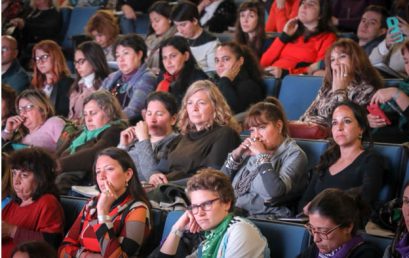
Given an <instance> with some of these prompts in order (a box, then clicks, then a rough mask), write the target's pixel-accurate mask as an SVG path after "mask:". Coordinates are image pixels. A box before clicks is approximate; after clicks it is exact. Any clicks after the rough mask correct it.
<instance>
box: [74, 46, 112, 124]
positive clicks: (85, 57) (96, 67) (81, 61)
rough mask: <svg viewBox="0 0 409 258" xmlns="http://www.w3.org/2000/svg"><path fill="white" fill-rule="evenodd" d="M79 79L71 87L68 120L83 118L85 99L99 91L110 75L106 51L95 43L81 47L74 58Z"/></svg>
mask: <svg viewBox="0 0 409 258" xmlns="http://www.w3.org/2000/svg"><path fill="white" fill-rule="evenodd" d="M74 65H75V70H76V71H77V78H76V79H75V81H74V83H73V85H72V86H71V94H70V111H69V115H68V119H71V120H74V121H78V122H79V120H80V119H81V117H82V111H83V105H84V99H85V98H86V97H88V96H89V95H91V94H92V93H93V92H95V91H96V90H98V89H99V87H100V85H101V83H102V81H103V80H104V79H105V78H106V77H107V76H108V74H109V72H110V71H109V67H108V65H107V60H106V58H105V55H104V51H103V50H102V48H101V47H100V45H99V44H97V43H95V42H91V41H88V42H84V43H82V44H81V45H79V46H78V47H77V49H76V51H75V56H74Z"/></svg>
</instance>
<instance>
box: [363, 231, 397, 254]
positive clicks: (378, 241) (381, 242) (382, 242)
mask: <svg viewBox="0 0 409 258" xmlns="http://www.w3.org/2000/svg"><path fill="white" fill-rule="evenodd" d="M361 236H362V237H363V239H364V240H365V241H367V242H369V243H372V244H373V245H375V246H377V247H378V248H379V249H380V250H381V251H382V253H383V252H384V251H385V249H386V247H387V246H388V245H390V244H391V243H392V240H393V238H391V237H381V236H375V235H370V234H367V233H361Z"/></svg>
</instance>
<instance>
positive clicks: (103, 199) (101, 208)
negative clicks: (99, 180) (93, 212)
mask: <svg viewBox="0 0 409 258" xmlns="http://www.w3.org/2000/svg"><path fill="white" fill-rule="evenodd" d="M104 184H105V190H104V191H102V192H101V194H100V195H99V199H98V203H97V212H98V215H107V214H109V210H110V209H111V205H112V203H113V202H114V201H115V200H116V199H118V197H119V196H116V194H115V192H114V188H113V186H112V184H111V183H110V182H108V181H107V180H105V181H104Z"/></svg>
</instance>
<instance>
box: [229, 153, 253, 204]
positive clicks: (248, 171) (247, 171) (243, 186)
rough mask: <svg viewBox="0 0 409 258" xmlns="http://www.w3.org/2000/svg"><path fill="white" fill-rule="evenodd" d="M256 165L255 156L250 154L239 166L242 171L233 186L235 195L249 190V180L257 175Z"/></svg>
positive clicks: (237, 195) (240, 194)
mask: <svg viewBox="0 0 409 258" xmlns="http://www.w3.org/2000/svg"><path fill="white" fill-rule="evenodd" d="M257 167H258V164H257V159H256V156H251V157H250V158H249V159H248V161H247V163H245V165H244V166H243V167H242V168H241V170H243V171H242V172H241V173H240V178H239V179H238V181H237V183H236V185H235V186H234V194H235V195H236V197H239V196H242V195H244V194H246V193H247V192H249V191H250V187H251V182H252V181H253V180H254V178H255V177H256V176H257V175H258V170H257Z"/></svg>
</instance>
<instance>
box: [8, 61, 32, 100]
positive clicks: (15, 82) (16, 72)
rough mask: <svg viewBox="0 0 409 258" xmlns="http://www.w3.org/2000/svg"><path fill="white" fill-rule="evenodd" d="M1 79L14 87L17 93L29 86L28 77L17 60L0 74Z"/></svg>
mask: <svg viewBox="0 0 409 258" xmlns="http://www.w3.org/2000/svg"><path fill="white" fill-rule="evenodd" d="M1 81H2V83H6V84H8V85H10V86H11V87H12V88H13V89H15V90H16V91H17V94H18V93H20V92H22V91H23V90H25V89H27V88H28V86H30V77H29V76H28V74H27V72H26V71H25V70H24V68H23V67H22V66H21V65H20V63H19V62H18V61H17V60H14V61H13V63H12V64H11V66H10V67H9V69H7V71H6V72H5V73H3V74H2V75H1Z"/></svg>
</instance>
